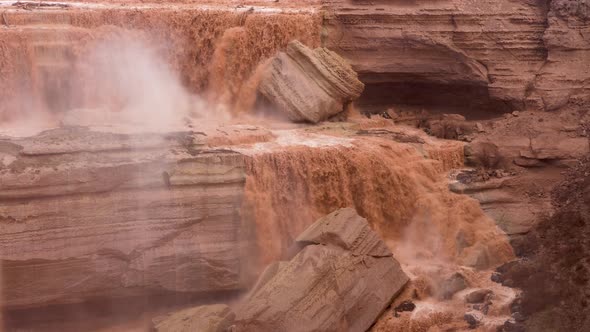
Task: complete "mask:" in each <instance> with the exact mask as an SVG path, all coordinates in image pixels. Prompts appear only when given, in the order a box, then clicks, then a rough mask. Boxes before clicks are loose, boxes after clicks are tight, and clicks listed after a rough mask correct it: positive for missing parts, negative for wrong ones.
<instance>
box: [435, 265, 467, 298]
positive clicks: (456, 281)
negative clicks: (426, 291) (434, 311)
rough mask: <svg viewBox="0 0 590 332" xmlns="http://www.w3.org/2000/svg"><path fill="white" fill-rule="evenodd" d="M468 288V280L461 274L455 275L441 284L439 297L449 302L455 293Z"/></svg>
mask: <svg viewBox="0 0 590 332" xmlns="http://www.w3.org/2000/svg"><path fill="white" fill-rule="evenodd" d="M467 286H468V283H467V280H466V279H465V277H464V276H463V275H462V274H461V273H459V272H456V273H453V274H452V275H450V276H449V277H447V278H446V279H444V280H443V281H442V282H441V284H440V286H439V297H440V298H441V299H443V300H449V299H451V298H452V297H453V295H455V293H457V292H459V291H462V290H464V289H465V288H467Z"/></svg>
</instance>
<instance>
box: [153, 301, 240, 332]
mask: <svg viewBox="0 0 590 332" xmlns="http://www.w3.org/2000/svg"><path fill="white" fill-rule="evenodd" d="M234 317H235V314H234V313H233V312H232V311H231V309H230V308H229V307H228V306H226V305H225V304H213V305H204V306H200V307H195V308H189V309H185V310H181V311H178V312H175V313H173V314H171V315H170V316H167V317H161V318H156V319H154V322H153V330H154V331H156V332H185V331H186V332H188V331H195V332H224V331H227V329H228V328H229V327H230V325H231V323H232V322H233V320H234Z"/></svg>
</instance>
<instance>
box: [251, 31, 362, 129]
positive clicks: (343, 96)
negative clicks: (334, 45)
mask: <svg viewBox="0 0 590 332" xmlns="http://www.w3.org/2000/svg"><path fill="white" fill-rule="evenodd" d="M363 89H364V85H363V83H361V82H360V81H359V80H358V78H357V74H356V72H354V70H352V68H350V65H349V64H348V63H347V62H346V60H344V59H343V58H341V57H340V56H339V55H337V54H336V53H334V52H332V51H330V50H328V49H326V48H316V49H315V50H312V49H310V48H308V47H306V46H305V45H303V44H301V43H300V42H298V41H293V42H291V43H289V45H288V46H287V49H286V51H285V52H281V53H279V54H278V55H277V56H276V57H275V58H274V59H273V60H272V62H271V63H270V65H269V67H268V69H267V70H266V72H265V73H264V74H263V78H262V80H261V82H260V85H259V87H258V91H259V92H260V94H262V95H263V96H264V97H265V99H266V100H267V101H268V102H270V104H271V105H272V106H273V107H276V108H277V109H278V110H279V111H281V112H283V113H285V115H287V116H288V117H289V119H291V120H292V121H297V122H300V121H308V122H313V123H317V122H320V121H322V120H325V119H327V118H329V117H330V116H333V115H336V114H338V113H340V112H342V111H343V110H344V108H345V107H346V105H348V104H349V103H350V102H351V101H353V100H355V99H357V98H358V97H359V96H360V95H361V93H362V92H363Z"/></svg>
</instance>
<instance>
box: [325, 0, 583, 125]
mask: <svg viewBox="0 0 590 332" xmlns="http://www.w3.org/2000/svg"><path fill="white" fill-rule="evenodd" d="M325 8H326V10H327V15H326V17H325V20H324V25H325V33H324V36H323V37H324V39H323V43H324V45H325V46H327V47H329V48H332V49H334V50H336V51H337V52H339V53H340V54H342V55H343V56H344V57H346V58H347V59H348V60H350V61H351V62H352V64H353V68H354V69H355V70H357V71H358V72H359V74H360V78H361V80H362V81H363V82H364V83H365V84H367V92H366V94H365V98H366V100H365V103H369V104H370V103H414V104H421V105H424V104H436V105H438V106H444V107H447V108H448V107H453V106H457V107H461V108H463V109H466V108H467V109H471V112H472V113H473V112H480V111H482V110H484V111H485V110H486V109H487V110H495V111H502V110H509V109H515V108H541V109H554V108H557V107H559V106H563V105H564V104H565V103H567V102H568V100H570V99H573V100H574V102H576V101H577V100H578V99H580V98H582V96H581V94H583V92H584V91H586V89H587V86H588V84H587V80H588V77H589V75H590V57H588V56H587V52H588V40H587V38H586V37H585V36H586V35H587V34H588V15H587V13H588V10H587V4H585V3H584V2H582V1H552V2H551V5H549V2H548V1H512V0H501V1H495V0H483V1H477V3H474V2H472V1H464V0H449V1H346V0H327V1H325Z"/></svg>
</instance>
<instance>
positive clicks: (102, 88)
mask: <svg viewBox="0 0 590 332" xmlns="http://www.w3.org/2000/svg"><path fill="white" fill-rule="evenodd" d="M132 9H133V8H129V9H123V8H116V9H112V10H108V11H96V10H87V11H84V10H81V11H71V12H68V11H64V12H59V11H57V12H52V13H48V14H47V15H45V16H43V17H42V21H43V22H41V23H43V24H44V25H48V26H50V27H51V26H52V25H54V27H53V29H62V30H65V31H64V33H63V34H61V35H58V34H47V31H45V32H43V29H41V28H40V27H39V26H37V28H35V22H34V20H32V16H31V14H30V13H22V12H15V13H9V14H10V15H8V16H9V22H10V24H11V25H12V26H24V25H27V28H26V29H25V28H22V29H21V28H15V29H21V30H22V31H21V30H19V31H16V30H15V31H12V30H10V31H9V32H6V34H5V35H6V36H7V38H4V39H1V40H0V74H2V75H4V76H3V80H2V82H0V85H1V86H0V98H3V97H6V96H10V97H15V98H11V99H10V100H9V102H8V103H5V104H2V105H0V121H3V120H4V121H8V120H10V121H17V120H22V119H23V118H30V115H31V114H34V115H35V117H37V119H38V120H39V121H40V122H41V123H42V124H44V125H46V126H47V125H49V127H51V126H54V125H57V124H58V122H62V123H64V124H68V125H80V124H86V125H91V126H92V125H97V122H98V121H97V120H96V119H97V117H90V118H88V117H86V115H88V114H91V115H93V116H96V113H99V112H105V113H110V112H118V113H122V114H127V115H129V116H130V117H131V118H133V120H138V119H139V120H150V119H151V120H153V121H148V122H149V124H150V126H145V123H143V124H141V125H143V126H144V127H143V128H142V130H149V131H154V130H155V131H171V130H176V129H177V128H182V130H186V131H202V132H200V133H199V135H204V136H207V143H208V144H209V146H210V147H211V148H219V150H222V151H223V148H225V149H232V150H235V151H238V152H241V153H242V154H244V157H243V158H244V163H245V171H246V175H247V179H246V182H245V185H244V202H243V205H242V206H241V217H242V222H243V224H244V227H249V225H254V227H253V229H252V234H251V235H252V236H253V237H252V238H250V239H248V240H252V239H255V246H256V250H255V254H256V257H257V259H253V260H252V261H253V262H251V263H252V265H253V266H254V270H255V272H258V271H259V269H260V268H262V267H263V266H264V265H265V264H268V263H270V262H272V261H274V260H276V259H280V258H281V257H284V256H285V255H287V254H288V252H289V247H290V245H291V244H292V241H293V239H294V238H295V237H296V236H297V235H298V234H299V233H301V232H302V231H303V230H304V229H305V228H306V227H307V226H308V225H310V224H311V223H312V222H313V221H315V220H316V219H317V218H319V217H321V216H323V215H325V214H327V213H330V212H332V211H333V210H335V209H337V208H341V207H354V208H355V209H356V210H357V211H358V212H359V214H361V215H362V216H363V217H365V218H367V219H368V221H369V222H370V224H371V225H372V227H373V228H374V229H375V230H376V231H377V232H378V233H379V234H380V235H381V237H383V238H384V239H385V240H386V241H387V244H388V245H389V247H390V248H391V249H392V251H393V253H394V255H395V256H396V257H397V258H398V259H399V260H400V262H401V263H403V265H404V268H405V269H406V270H407V272H408V273H409V274H411V275H412V276H413V277H414V280H415V283H416V284H419V283H420V282H423V283H425V284H428V285H429V286H428V287H433V288H436V284H437V282H438V281H439V280H437V276H436V273H437V272H439V271H441V270H445V269H448V270H453V269H456V268H458V267H459V266H463V265H465V266H470V267H473V268H475V269H481V270H485V269H487V268H490V267H493V266H495V265H497V264H500V263H503V262H506V261H507V260H508V259H510V258H512V256H513V253H512V250H511V248H510V246H509V245H508V242H507V239H506V237H505V235H504V234H503V233H502V232H501V231H499V229H498V228H497V227H496V226H495V224H494V222H493V221H492V220H491V219H489V218H487V217H486V216H485V215H484V214H483V212H482V210H481V209H480V207H479V205H478V203H477V202H476V201H474V200H472V199H469V198H467V197H466V196H462V195H456V194H453V193H450V192H449V190H448V189H447V183H446V180H445V177H444V175H445V174H446V172H447V171H449V170H451V169H453V168H457V167H461V166H462V162H463V160H462V158H463V151H462V146H461V145H457V144H451V143H440V144H439V143H437V142H435V141H429V139H427V138H423V139H422V141H423V142H422V143H420V144H412V143H399V142H395V141H392V140H390V139H385V138H378V137H370V136H363V135H357V129H366V128H365V127H364V126H365V125H366V124H365V123H362V122H361V123H360V125H359V124H358V123H357V124H354V125H353V126H352V127H346V126H345V125H343V127H342V128H338V126H334V127H331V128H332V131H331V132H329V133H327V134H321V135H320V134H313V133H311V134H310V133H308V132H306V128H305V127H304V128H301V129H288V130H271V129H269V130H267V131H264V132H263V133H260V134H258V132H257V133H256V134H252V135H245V136H244V137H240V138H236V139H234V137H232V135H231V134H227V132H231V130H232V128H229V129H228V128H224V127H219V128H218V127H217V126H220V123H222V124H227V123H233V122H238V123H244V122H246V123H254V124H256V125H257V126H258V127H260V126H262V125H267V124H266V123H264V122H265V121H266V120H263V119H261V118H252V117H250V116H251V114H246V116H244V117H241V116H243V115H244V114H243V111H244V110H248V109H250V108H251V107H252V105H253V104H254V100H255V97H256V96H255V92H256V84H257V81H258V78H259V73H260V68H263V66H264V64H265V60H266V59H267V58H269V57H270V56H272V55H273V54H274V53H275V52H277V51H278V50H280V49H282V48H284V47H285V45H286V44H287V43H288V42H289V41H291V40H292V39H298V40H300V41H302V42H303V43H305V44H307V45H309V46H312V47H315V46H318V45H319V44H320V35H321V15H320V14H319V13H316V12H315V11H313V10H309V11H300V12H297V13H292V12H288V11H286V12H281V11H278V12H274V13H268V12H266V13H265V12H262V11H261V12H256V11H254V12H250V11H249V10H247V9H242V8H240V9H236V10H218V9H211V8H209V9H199V8H187V9H185V10H182V11H177V10H170V9H166V10H157V8H147V9H144V10H132ZM37 23H38V22H37ZM38 25H42V24H38ZM58 25H59V26H58ZM64 25H67V26H68V27H67V28H64ZM49 29H51V28H49ZM25 30H26V31H25ZM23 31H24V32H23ZM48 36H49V37H51V38H57V39H59V40H57V39H56V40H53V41H52V42H49V43H48V44H51V45H49V46H48V45H46V44H47V43H46V44H43V45H38V41H39V40H38V39H39V38H42V39H43V38H44V37H48ZM56 36H60V37H59V38H58V37H56ZM113 40H115V41H118V43H117V44H118V45H119V46H121V45H124V47H123V49H126V48H127V47H128V46H129V44H134V43H129V42H128V41H129V40H133V41H135V42H137V41H139V42H137V43H136V44H138V45H145V46H146V47H147V50H145V52H144V51H142V50H140V51H139V52H137V51H133V52H132V53H131V54H130V53H128V52H122V53H114V54H115V56H120V58H118V59H112V58H109V56H113V54H110V53H109V46H108V45H109V43H112V42H113ZM105 43H106V44H105ZM105 45H106V46H105ZM97 47H98V48H97ZM105 47H106V49H105ZM142 47H143V46H142ZM47 49H51V50H52V51H47ZM97 49H102V50H103V51H102V52H97ZM44 50H45V51H44ZM144 53H149V54H150V56H153V57H154V58H156V59H159V61H155V62H154V61H147V62H146V61H142V58H141V57H140V56H138V57H137V58H135V55H141V56H144V55H145V54H144ZM150 59H151V58H150ZM160 60H161V61H160ZM111 62H112V63H123V65H122V66H121V65H120V66H118V67H117V68H109V67H108V65H109V63H111ZM64 63H65V65H68V66H69V65H71V66H72V69H71V70H68V71H57V70H54V71H52V72H51V76H52V80H50V81H47V80H43V79H39V77H40V76H39V75H40V74H39V73H40V69H39V68H40V67H43V66H46V65H48V64H49V65H51V66H54V67H60V66H61V67H64ZM97 63H98V64H97ZM105 64H106V67H105ZM125 64H127V65H125ZM132 65H133V66H132ZM148 67H150V68H149V69H148ZM152 67H154V68H152ZM163 67H165V70H162V68H163ZM134 68H137V70H140V71H141V73H133V72H132V70H133V69H134ZM129 70H131V72H130V71H129ZM148 71H149V72H150V73H153V74H154V75H148V76H145V74H146V72H148ZM135 74H140V75H139V76H135ZM105 76H106V78H107V79H106V80H105ZM113 78H114V79H115V80H116V81H117V84H111V83H112V82H111V81H109V79H113ZM134 78H137V80H134ZM56 81H59V82H62V81H64V82H65V81H67V82H70V84H69V85H68V86H65V85H63V86H62V85H59V87H60V89H57V90H52V89H53V88H54V87H52V82H56ZM154 82H156V83H157V84H156V85H153V84H152V85H150V84H151V83H154ZM147 83H150V84H147ZM144 84H147V85H144ZM52 91H53V92H52ZM128 92H129V93H128ZM146 93H147V94H149V96H144V94H146ZM159 93H161V94H162V96H158V94H159ZM194 94H200V95H201V97H200V98H197V97H195V96H194ZM23 95H27V96H30V98H28V99H27V98H24V97H23ZM158 97H162V98H158ZM7 100H8V99H7ZM130 105H131V106H133V107H132V109H135V110H139V112H130V113H129V112H128V111H129V107H130ZM70 108H76V109H78V108H83V109H86V111H82V110H74V111H71V110H70ZM88 109H89V110H90V111H88ZM195 109H197V111H196V112H195ZM220 109H221V110H220ZM225 109H228V110H230V111H233V113H234V117H233V118H232V117H226V116H225V115H226V114H225V113H224V114H223V115H224V116H223V117H222V116H219V115H220V114H217V113H215V114H211V113H213V112H221V111H223V110H225ZM15 110H25V111H27V113H22V112H20V111H16V112H15ZM148 110H149V112H148ZM241 111H242V113H240V112H241ZM31 112H33V113H31ZM85 112H86V113H85ZM88 112H89V113H88ZM191 113H193V114H191ZM194 113H198V114H196V115H198V117H197V120H195V121H192V122H191V121H188V122H190V125H191V126H192V127H190V130H189V129H187V128H186V127H184V125H185V124H186V123H185V120H186V119H185V118H190V117H191V116H193V115H195V114H194ZM64 114H67V117H66V116H64ZM85 114H86V115H85ZM22 115H25V116H24V117H23V116H22ZM207 116H211V117H212V118H214V120H219V118H223V119H222V121H213V123H211V124H210V123H208V122H206V121H205V120H204V119H205V118H206V117H207ZM19 117H20V119H19ZM98 118H100V117H98ZM49 119H50V120H51V121H53V122H51V123H49ZM81 119H82V120H84V121H82V120H81ZM114 119H116V121H118V120H120V119H123V120H125V117H123V118H121V117H115V118H114ZM127 120H129V118H127V119H126V120H125V121H127ZM169 120H174V121H172V122H173V123H169ZM116 121H115V122H116ZM140 122H141V121H140ZM7 123H9V122H4V124H7ZM10 123H14V122H10ZM268 125H269V126H270V127H272V126H274V125H276V124H268ZM280 126H284V124H280ZM327 126H328V127H330V126H329V125H327ZM357 126H358V127H357ZM385 126H386V127H387V126H389V127H388V129H392V128H393V126H392V125H391V124H387V125H385ZM0 127H1V126H0ZM369 127H370V126H369ZM351 128H354V129H351ZM158 129H162V130H158ZM257 129H260V128H257ZM398 129H399V128H397V129H396V130H398ZM224 130H226V131H227V132H225V131H224ZM245 130H246V131H248V130H250V129H248V128H246V129H245ZM218 131H220V132H222V133H225V134H226V135H218V136H215V135H212V134H210V133H211V132H218ZM423 136H425V135H423ZM259 141H263V142H259ZM257 142H259V143H257ZM0 152H2V151H0ZM192 152H194V151H192ZM0 157H2V155H0ZM186 157H187V158H188V157H191V156H186ZM0 161H1V159H0ZM167 171H168V170H167V169H166V170H163V171H159V172H158V176H160V175H161V174H164V173H165V174H164V175H163V177H164V178H165V179H167V180H165V181H164V183H163V184H166V182H167V181H168V182H169V181H170V178H169V174H168V173H166V172H167ZM206 175H207V176H216V175H211V174H209V173H207V174H206ZM158 179H160V178H159V177H158ZM161 185H162V184H161ZM167 185H170V184H169V183H168V184H167ZM160 189H161V188H160ZM207 190H209V189H208V188H205V189H203V190H202V191H203V192H207ZM212 195H214V193H213V194H212ZM165 196H166V197H168V196H167V195H165ZM140 198H141V197H138V198H137V199H140ZM155 201H156V200H155ZM186 204H188V203H186ZM137 205H138V206H141V207H143V206H142V205H141V204H137ZM152 205H157V202H155V203H153V204H150V206H152ZM150 234H152V233H150ZM140 235H141V234H138V236H140ZM187 243H189V244H190V241H187ZM189 244H185V243H183V245H187V246H189ZM130 250H131V249H130ZM137 264H140V263H137ZM139 270H141V269H139ZM482 273H483V272H482ZM467 274H468V273H467ZM179 275H180V274H179ZM468 275H469V274H468ZM481 275H482V274H481V273H480V272H473V273H472V274H471V275H469V276H471V278H472V279H473V280H474V283H475V284H477V283H480V281H479V280H478V278H480V277H481ZM0 276H2V274H1V273H0ZM486 276H487V275H486ZM134 277H135V279H136V280H139V281H137V284H138V285H140V284H141V282H140V281H141V280H142V278H143V275H142V272H137V273H136V274H134ZM135 279H134V280H135ZM428 287H426V286H425V288H428ZM435 292H436V290H434V291H432V292H431V293H430V294H428V295H425V297H428V296H430V295H433V294H434V293H435ZM1 295H2V293H1V292H0V296H1ZM424 305H426V304H424ZM437 305H438V303H437V302H436V301H434V302H433V304H432V306H437ZM498 315H500V313H498ZM429 319H431V320H432V321H436V320H437V319H438V318H437V316H436V315H431V316H429ZM451 320H452V319H451ZM0 324H1V317H0Z"/></svg>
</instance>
